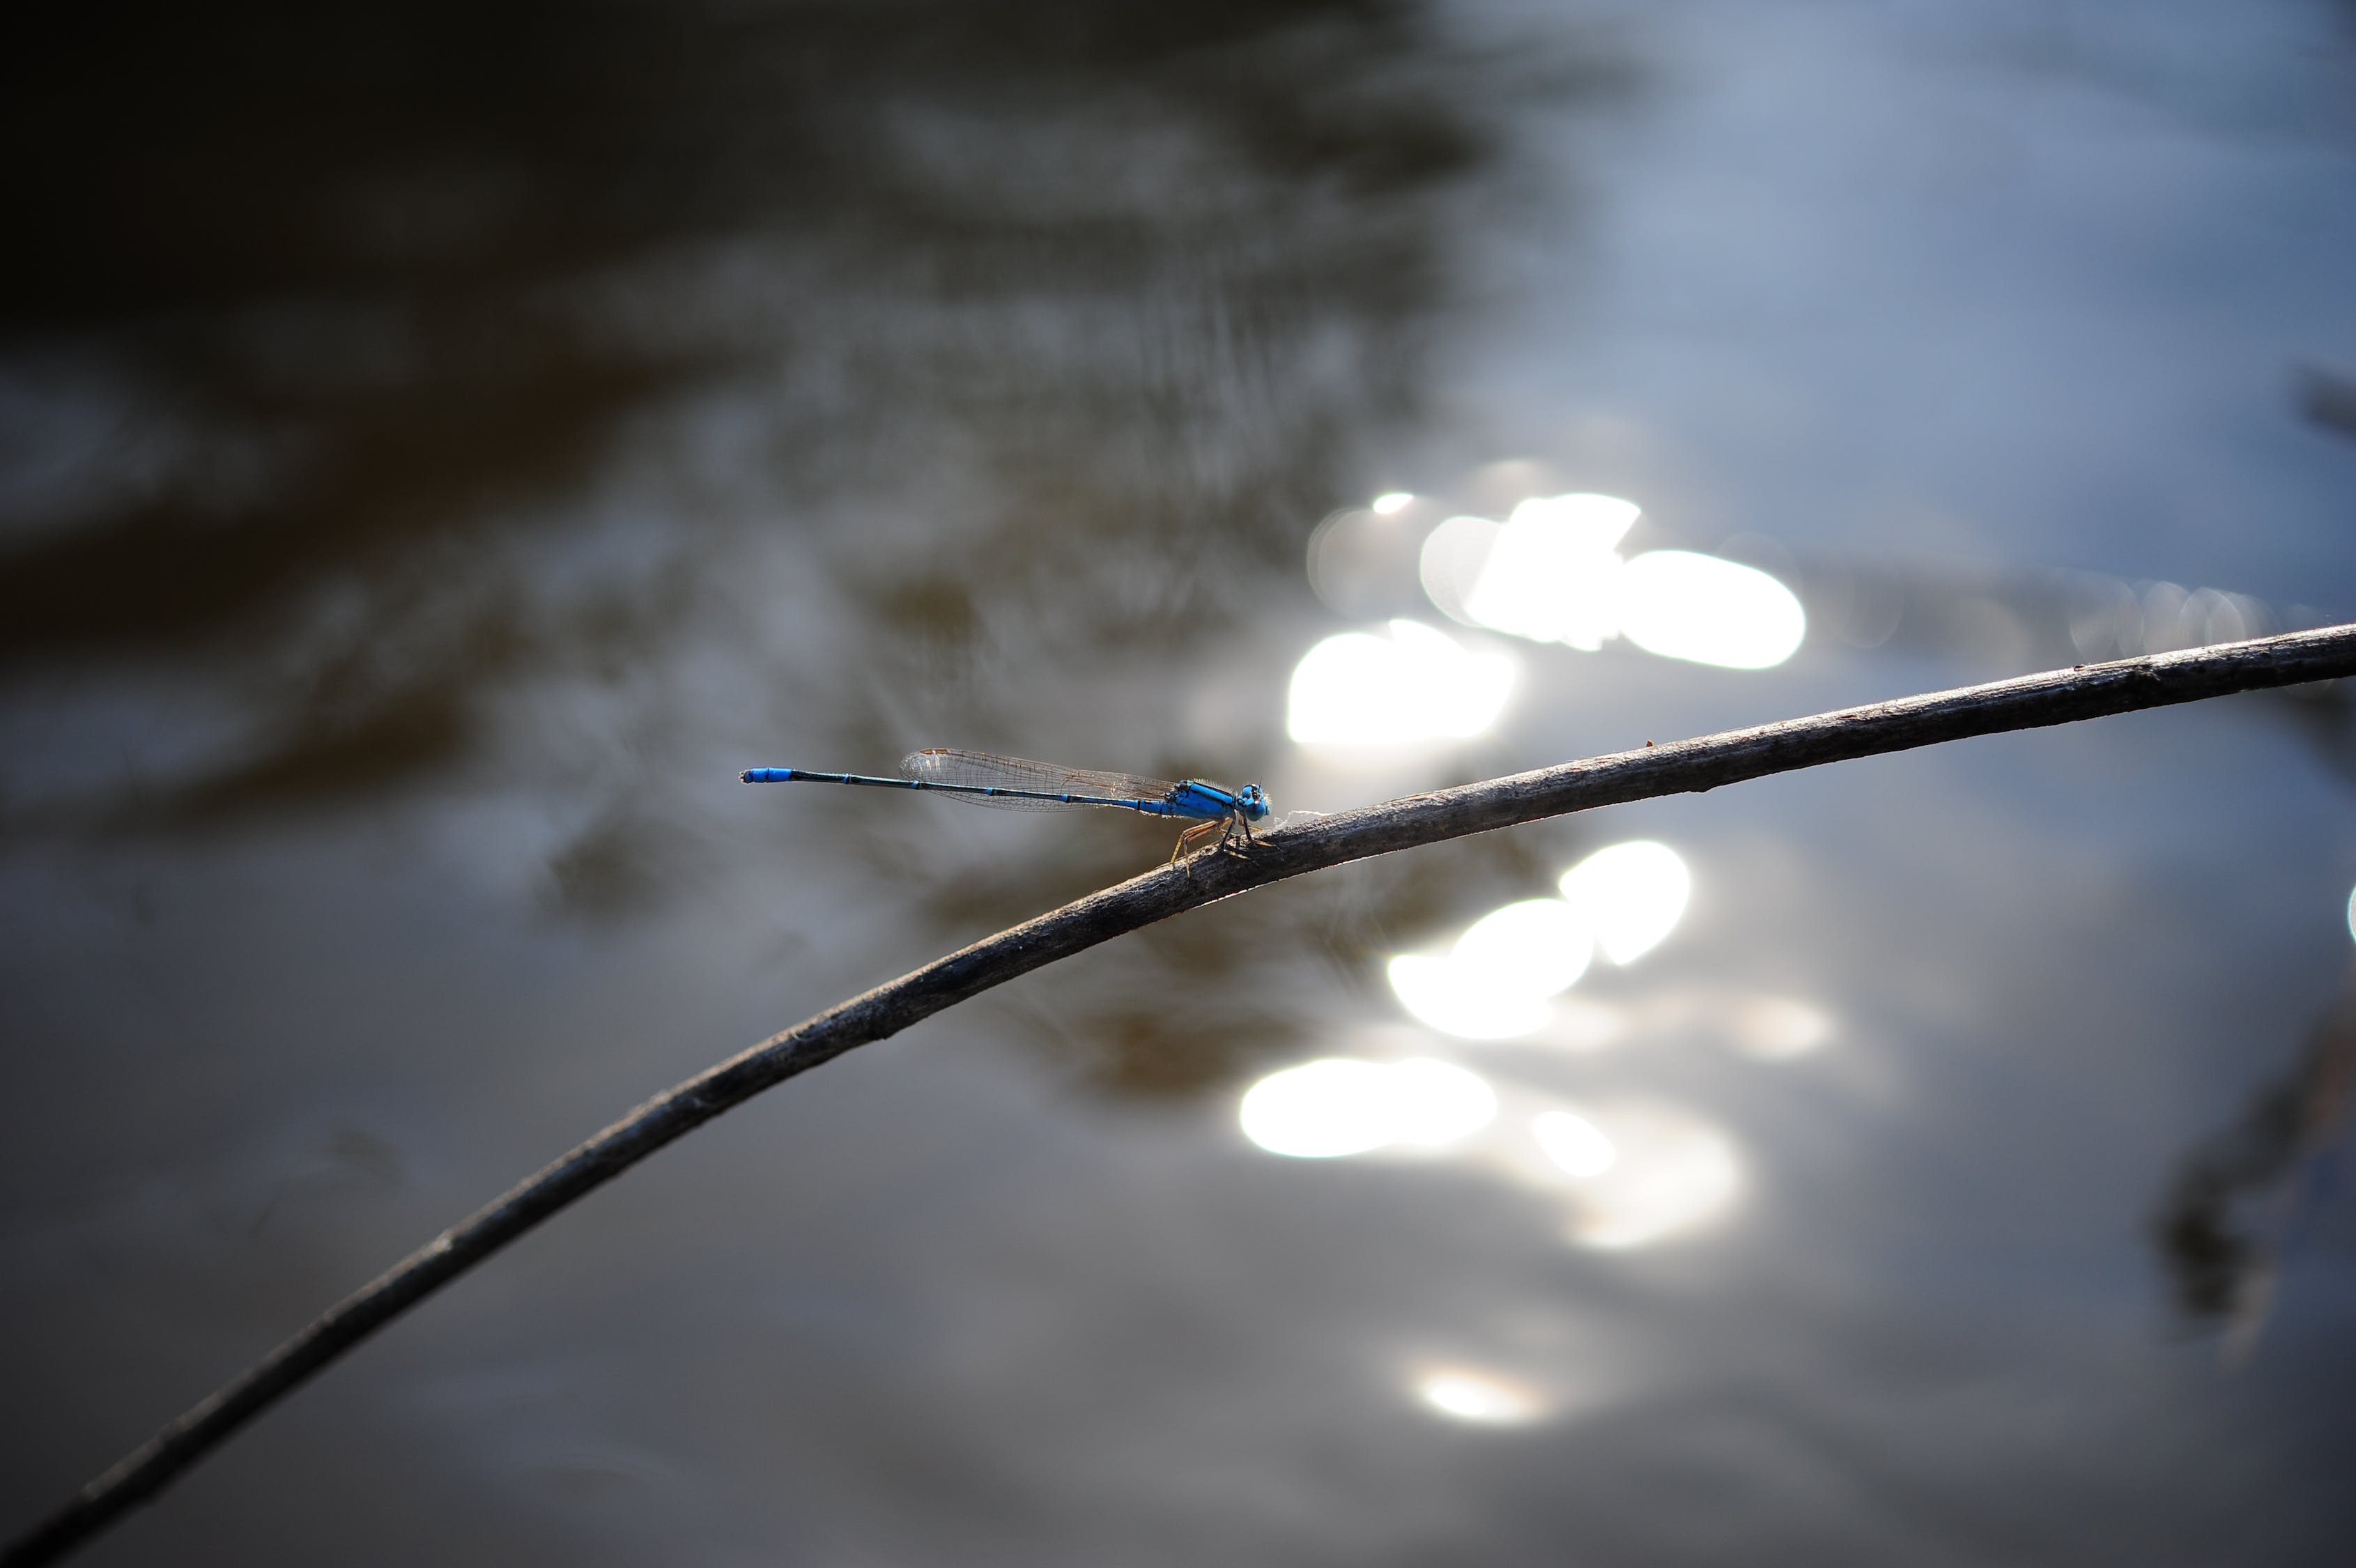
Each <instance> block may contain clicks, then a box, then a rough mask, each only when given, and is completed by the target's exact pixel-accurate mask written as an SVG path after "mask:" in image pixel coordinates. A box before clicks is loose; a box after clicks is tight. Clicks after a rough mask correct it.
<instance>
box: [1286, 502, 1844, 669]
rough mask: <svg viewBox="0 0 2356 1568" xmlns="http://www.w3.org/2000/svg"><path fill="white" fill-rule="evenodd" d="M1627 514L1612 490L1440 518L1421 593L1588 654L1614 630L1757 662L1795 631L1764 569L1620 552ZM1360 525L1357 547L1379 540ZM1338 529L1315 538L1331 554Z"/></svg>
mask: <svg viewBox="0 0 2356 1568" xmlns="http://www.w3.org/2000/svg"><path fill="white" fill-rule="evenodd" d="M1638 515H1639V510H1638V508H1637V507H1636V505H1635V503H1633V501H1625V500H1622V499H1618V498H1617V497H1614V496H1603V495H1566V496H1554V497H1551V498H1547V499H1530V500H1526V501H1524V502H1522V503H1521V504H1520V505H1518V506H1516V507H1515V508H1514V510H1513V514H1512V516H1510V517H1509V518H1507V519H1506V520H1505V522H1504V523H1502V524H1500V523H1494V522H1491V521H1488V520H1486V519H1485V518H1478V517H1452V518H1450V519H1449V520H1448V521H1445V522H1443V523H1441V524H1440V526H1439V527H1437V528H1435V529H1433V530H1432V531H1431V532H1430V534H1429V535H1428V536H1426V538H1425V540H1424V542H1423V545H1422V547H1421V549H1420V551H1419V553H1418V568H1417V569H1418V575H1419V578H1420V580H1421V582H1422V584H1423V588H1424V592H1425V593H1426V594H1427V595H1428V596H1430V599H1431V602H1432V603H1433V604H1435V605H1437V606H1438V607H1440V609H1441V610H1443V611H1445V612H1446V613H1447V614H1449V615H1451V616H1453V617H1454V618H1457V619H1458V620H1462V621H1464V622H1467V623H1469V624H1471V625H1473V626H1480V627H1486V628H1490V629H1491V630H1494V631H1503V632H1509V633H1511V634H1512V635H1514V636H1515V637H1526V638H1528V639H1531V640H1533V641H1536V642H1559V643H1562V644H1564V645H1565V646H1567V647H1570V648H1578V649H1584V650H1587V651H1589V652H1593V651H1594V650H1598V649H1600V648H1601V647H1602V646H1603V645H1604V643H1606V642H1608V641H1610V640H1611V639H1613V638H1621V637H1624V638H1626V639H1628V641H1629V642H1630V643H1632V644H1633V645H1634V646H1635V647H1638V648H1641V649H1643V650H1644V651H1645V652H1647V653H1656V654H1659V655H1660V656H1661V657H1663V658H1665V659H1682V660H1688V661H1689V662H1692V663H1696V664H1715V665H1718V666H1720V667H1722V668H1725V669H1730V670H1766V669H1771V668H1772V667H1773V666H1775V665H1778V664H1781V663H1783V661H1784V660H1787V659H1789V658H1791V657H1792V655H1793V654H1794V652H1796V651H1797V650H1798V649H1799V646H1800V644H1801V642H1802V641H1803V640H1804V639H1805V637H1806V636H1807V614H1806V612H1805V611H1804V609H1803V608H1802V607H1801V605H1800V601H1799V598H1798V597H1797V596H1795V595H1794V594H1793V592H1792V591H1791V590H1790V589H1789V588H1787V587H1785V586H1784V585H1783V584H1782V583H1781V582H1779V581H1777V580H1776V579H1775V578H1774V577H1773V576H1772V575H1769V574H1767V573H1765V572H1762V571H1759V570H1758V569H1756V568H1754V567H1751V566H1746V565H1743V564H1740V563H1739V562H1734V561H1727V560H1721V559H1719V557H1717V556H1712V555H1702V554H1697V553H1694V552H1692V551H1687V550H1649V551H1645V552H1644V553H1642V554H1639V555H1637V556H1635V557H1633V559H1628V560H1622V558H1621V555H1620V553H1619V545H1620V542H1621V541H1622V539H1623V538H1625V537H1626V535H1627V533H1628V531H1629V529H1631V528H1632V527H1633V526H1634V525H1635V522H1636V519H1637V517H1638ZM1371 532H1372V531H1370V530H1365V529H1361V530H1358V531H1357V533H1358V534H1359V536H1360V538H1359V547H1360V550H1361V552H1362V553H1366V554H1373V553H1376V552H1377V551H1379V548H1380V545H1379V543H1378V542H1377V541H1376V540H1374V539H1373V538H1370V537H1366V536H1367V535H1369V534H1370V533H1371ZM1343 549H1344V542H1343V541H1342V540H1341V539H1333V540H1329V541H1327V542H1325V543H1324V545H1323V553H1326V554H1328V555H1332V554H1337V553H1341V552H1342V550H1343Z"/></svg>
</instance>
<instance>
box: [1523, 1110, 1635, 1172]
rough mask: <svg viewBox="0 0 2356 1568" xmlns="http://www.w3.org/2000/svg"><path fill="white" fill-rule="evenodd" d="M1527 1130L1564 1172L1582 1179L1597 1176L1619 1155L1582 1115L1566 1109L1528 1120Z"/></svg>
mask: <svg viewBox="0 0 2356 1568" xmlns="http://www.w3.org/2000/svg"><path fill="white" fill-rule="evenodd" d="M1530 1133H1531V1135H1532V1136H1533V1137H1535V1138H1537V1141H1538V1147H1539V1148H1541V1149H1544V1150H1545V1151H1546V1153H1547V1158H1548V1159H1550V1160H1552V1161H1553V1162H1554V1163H1555V1164H1556V1165H1560V1166H1561V1167H1562V1169H1563V1172H1564V1174H1565V1175H1567V1176H1570V1177H1571V1178H1572V1179H1574V1180H1578V1181H1584V1180H1586V1179H1587V1178H1588V1177H1589V1176H1601V1175H1602V1174H1603V1173H1604V1172H1605V1171H1608V1170H1610V1169H1611V1168H1612V1165H1615V1164H1617V1163H1618V1161H1619V1159H1620V1151H1619V1150H1618V1149H1616V1148H1613V1147H1612V1140H1611V1139H1609V1138H1607V1137H1605V1136H1604V1135H1603V1132H1602V1130H1601V1128H1599V1127H1597V1126H1596V1124H1595V1123H1594V1122H1590V1121H1589V1120H1588V1119H1587V1118H1586V1117H1584V1116H1580V1115H1578V1114H1576V1113H1574V1112H1569V1111H1548V1112H1544V1113H1543V1114H1541V1115H1539V1116H1538V1117H1537V1118H1536V1119H1535V1120H1533V1121H1532V1122H1530Z"/></svg>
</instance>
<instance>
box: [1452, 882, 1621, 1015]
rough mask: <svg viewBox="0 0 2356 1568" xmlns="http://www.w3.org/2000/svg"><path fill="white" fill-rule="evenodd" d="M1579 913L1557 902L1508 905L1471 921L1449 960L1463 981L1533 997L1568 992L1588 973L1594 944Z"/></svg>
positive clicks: (1458, 939) (1544, 901)
mask: <svg viewBox="0 0 2356 1568" xmlns="http://www.w3.org/2000/svg"><path fill="white" fill-rule="evenodd" d="M1587 932H1588V928H1587V925H1586V922H1584V921H1582V920H1581V919H1580V918H1579V915H1578V913H1577V912H1576V911H1575V910H1573V909H1572V908H1571V907H1570V906H1569V905H1568V904H1566V903H1564V902H1563V901H1562V900H1561V899H1559V898H1532V899H1528V900H1526V902H1523V903H1519V904H1508V905H1506V906H1505V908H1502V909H1494V910H1492V911H1491V912H1490V913H1488V914H1486V915H1483V916H1482V917H1481V918H1479V919H1478V920H1475V921H1474V922H1473V923H1472V926H1471V927H1470V928H1469V929H1467V930H1466V931H1465V933H1464V934H1463V935H1462V936H1461V937H1459V938H1457V939H1456V950H1455V952H1454V953H1453V954H1452V955H1451V957H1452V959H1453V961H1454V962H1455V964H1456V966H1457V967H1458V968H1459V969H1461V970H1464V971H1466V972H1468V977H1470V978H1473V979H1476V980H1478V981H1481V982H1483V983H1488V984H1492V985H1497V986H1503V987H1505V988H1506V989H1508V990H1513V991H1518V992H1521V993H1525V994H1526V995H1532V996H1553V995H1556V994H1558V993H1561V992H1564V991H1568V990H1569V989H1570V988H1571V987H1572V986H1573V985H1575V984H1577V983H1579V977H1580V975H1582V974H1585V973H1586V972H1587V962H1588V958H1589V954H1590V950H1591V949H1592V946H1593V944H1592V943H1591V942H1590V940H1588V934H1587Z"/></svg>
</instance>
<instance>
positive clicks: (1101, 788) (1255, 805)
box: [744, 750, 1268, 861]
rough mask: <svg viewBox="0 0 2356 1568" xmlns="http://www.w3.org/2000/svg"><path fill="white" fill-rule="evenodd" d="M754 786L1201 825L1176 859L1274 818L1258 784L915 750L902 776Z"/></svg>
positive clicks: (781, 776) (761, 774) (796, 773)
mask: <svg viewBox="0 0 2356 1568" xmlns="http://www.w3.org/2000/svg"><path fill="white" fill-rule="evenodd" d="M744 782H745V783H747V784H801V783H810V784H862V785H865V786H867V787H868V788H870V789H926V790H931V791H933V792H934V793H937V794H942V795H948V796H951V797H953V798H954V799H957V800H970V801H972V802H973V803H974V804H975V805H977V806H997V807H1000V808H1002V809H1004V810H1007V811H1055V810H1058V809H1060V808H1062V807H1066V806H1108V807H1110V808H1112V809H1113V810H1115V811H1136V812H1139V813H1141V815H1144V816H1148V817H1177V818H1180V819H1183V820H1184V821H1187V822H1193V823H1194V826H1193V827H1190V828H1188V829H1187V830H1186V831H1185V832H1183V833H1181V834H1179V835H1178V846H1177V848H1175V849H1173V850H1172V851H1171V852H1170V858H1171V859H1172V860H1173V861H1174V860H1176V859H1177V858H1178V857H1179V855H1181V854H1184V853H1185V851H1186V848H1187V846H1188V845H1189V844H1190V843H1193V842H1194V840H1196V839H1207V838H1209V837H1210V835H1212V834H1214V833H1215V834H1217V835H1218V842H1219V843H1221V844H1223V845H1224V844H1227V843H1232V842H1234V841H1235V839H1236V838H1237V836H1238V835H1240V836H1241V837H1242V838H1243V839H1244V840H1245V841H1246V842H1249V840H1250V838H1251V825H1252V824H1253V823H1254V822H1259V821H1262V820H1263V819H1265V818H1266V817H1267V815H1268V796H1267V794H1266V793H1265V792H1263V791H1262V790H1261V789H1260V787H1259V786H1258V785H1257V784H1247V785H1245V786H1244V787H1243V788H1242V789H1226V788H1224V787H1222V786H1220V785H1217V784H1206V783H1205V782H1204V781H1203V780H1202V779H1180V780H1178V782H1176V783H1175V784H1172V783H1168V782H1165V781H1164V780H1162V779H1140V778H1137V777H1135V776H1134V775H1132V774H1128V773H1096V772H1091V771H1089V770H1088V769H1087V768H1065V767H1062V766H1060V765H1058V764H1056V763H1053V762H1029V761H1025V760H1024V759H1023V758H1022V757H999V756H995V755H993V754H992V753H990V752H987V751H948V750H935V751H913V752H910V753H909V754H908V755H907V756H905V757H902V758H901V759H900V777H899V778H897V779H878V778H873V777H871V776H869V775H867V774H863V773H813V772H811V771H810V770H809V768H746V769H744Z"/></svg>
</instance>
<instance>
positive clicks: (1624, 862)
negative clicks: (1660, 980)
mask: <svg viewBox="0 0 2356 1568" xmlns="http://www.w3.org/2000/svg"><path fill="white" fill-rule="evenodd" d="M1561 886H1562V897H1563V903H1564V906H1565V907H1566V908H1569V910H1571V911H1573V918H1576V919H1579V920H1580V921H1582V922H1583V923H1584V924H1585V926H1586V928H1587V929H1588V930H1590V931H1591V932H1593V933H1594V935H1595V941H1596V945H1597V946H1599V947H1601V949H1602V950H1603V953H1604V956H1605V957H1607V958H1609V959H1610V960H1611V961H1612V962H1613V963H1633V962H1634V961H1636V960H1637V959H1639V958H1642V957H1643V956H1644V954H1646V953H1648V952H1650V951H1652V950H1653V949H1655V947H1658V946H1659V945H1660V943H1661V940H1662V939H1663V938H1665V937H1666V936H1667V935H1668V934H1669V933H1670V932H1671V931H1672V930H1674V929H1676V924H1677V921H1678V919H1679V918H1681V917H1682V916H1683V915H1684V914H1685V912H1686V901H1687V898H1689V897H1692V894H1693V874H1692V873H1690V872H1688V871H1687V869H1686V863H1685V861H1684V860H1683V859H1682V858H1680V857H1679V855H1678V854H1677V852H1676V850H1673V849H1671V848H1670V847H1669V846H1668V845H1666V844H1665V843H1654V842H1653V841H1651V840H1650V839H1639V840H1636V841H1634V842H1633V843H1615V844H1613V845H1612V847H1611V848H1609V849H1599V850H1597V851H1596V852H1595V853H1594V854H1590V855H1589V856H1588V857H1587V858H1586V859H1585V860H1582V861H1580V863H1579V864H1578V865H1574V866H1572V867H1571V868H1570V869H1569V871H1566V872H1564V873H1563V874H1562V884H1561Z"/></svg>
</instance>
